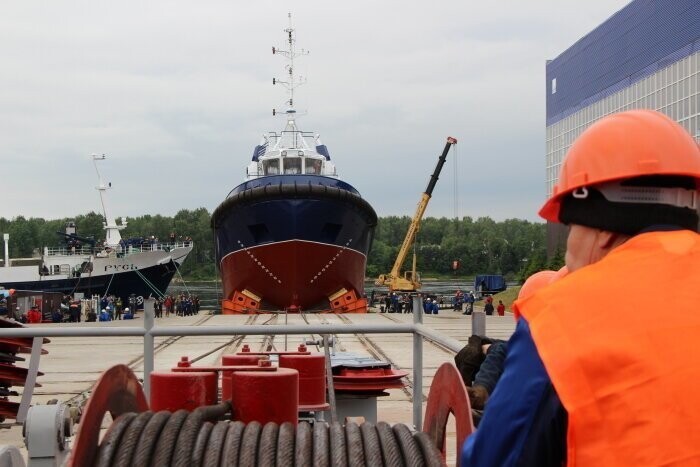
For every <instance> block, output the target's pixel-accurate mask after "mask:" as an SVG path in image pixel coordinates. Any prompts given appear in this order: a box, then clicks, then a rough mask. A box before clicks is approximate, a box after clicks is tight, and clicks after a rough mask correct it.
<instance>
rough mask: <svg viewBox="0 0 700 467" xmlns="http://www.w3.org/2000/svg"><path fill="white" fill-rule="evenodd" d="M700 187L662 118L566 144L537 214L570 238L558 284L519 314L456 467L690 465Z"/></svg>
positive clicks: (697, 168) (695, 155)
mask: <svg viewBox="0 0 700 467" xmlns="http://www.w3.org/2000/svg"><path fill="white" fill-rule="evenodd" d="M699 187H700V149H699V148H698V145H697V144H696V142H695V141H694V140H693V138H692V137H691V136H690V135H689V134H688V133H687V132H686V131H685V130H684V129H683V128H682V127H681V126H680V125H678V124H677V123H676V122H674V121H673V120H671V119H670V118H668V117H666V116H665V115H663V114H661V113H658V112H654V111H649V110H636V111H629V112H622V113H618V114H614V115H611V116H608V117H606V118H604V119H602V120H600V121H599V122H597V123H595V124H594V125H592V126H591V127H590V128H588V129H587V130H586V131H585V132H584V133H583V134H582V135H581V136H580V137H579V138H578V139H577V140H576V141H575V142H574V144H573V145H572V147H571V149H570V150H569V152H568V154H567V156H566V159H565V161H564V163H563V166H562V168H561V175H560V177H559V183H558V185H557V187H556V189H555V190H554V193H553V194H552V196H551V197H550V198H549V199H548V200H547V202H546V203H545V205H544V206H543V208H542V209H541V210H540V215H541V216H542V217H544V218H545V219H547V220H549V221H552V222H560V223H564V224H567V225H568V226H569V237H568V240H567V249H566V267H567V272H566V274H565V276H564V277H561V278H559V279H558V280H556V282H554V283H552V284H550V285H548V286H546V287H543V288H542V289H540V290H538V291H537V292H535V293H534V294H531V295H529V296H527V297H524V298H522V299H519V300H517V301H516V302H515V304H514V309H515V311H516V313H519V314H520V316H521V318H520V320H519V321H518V324H517V326H516V331H515V333H514V334H513V336H512V338H511V340H510V341H509V343H508V359H507V361H506V365H505V369H504V372H503V375H502V377H501V379H500V381H499V383H498V386H497V387H496V390H495V391H494V393H493V394H492V395H491V398H490V399H489V404H488V405H487V408H486V411H485V413H484V418H483V420H482V421H481V424H480V426H479V430H477V432H476V434H474V435H472V436H471V437H470V438H468V440H467V442H466V443H465V446H464V449H463V453H462V454H463V455H462V465H470V466H481V465H513V464H520V465H537V466H547V465H562V464H564V463H565V464H567V465H577V466H588V465H595V466H608V465H613V466H619V465H662V464H663V465H700V430H699V429H697V427H698V426H700V365H698V363H697V362H698V361H700V348H699V347H698V346H697V345H696V344H695V340H696V339H697V337H696V335H697V330H698V329H700V313H697V302H698V296H699V294H700V292H699V291H700V235H699V234H698V194H699V193H698V191H699V190H698V189H699ZM562 274H564V272H562ZM654 290H663V291H672V293H663V294H661V293H649V292H650V291H654ZM609 291H614V293H615V295H616V296H618V297H619V298H620V299H619V300H617V301H616V303H615V304H614V306H612V304H611V303H609V302H606V301H605V300H603V298H604V297H606V296H607V295H609V294H608V292H609ZM668 310H673V313H669V312H668Z"/></svg>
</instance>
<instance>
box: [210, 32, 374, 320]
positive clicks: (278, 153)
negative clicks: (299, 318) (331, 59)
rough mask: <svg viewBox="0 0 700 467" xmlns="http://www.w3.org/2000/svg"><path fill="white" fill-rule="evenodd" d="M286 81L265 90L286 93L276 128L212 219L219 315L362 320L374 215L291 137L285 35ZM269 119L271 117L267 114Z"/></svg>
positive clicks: (327, 161) (306, 136) (294, 81)
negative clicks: (332, 315)
mask: <svg viewBox="0 0 700 467" xmlns="http://www.w3.org/2000/svg"><path fill="white" fill-rule="evenodd" d="M285 32H286V33H287V41H288V49H287V50H284V51H282V50H278V49H276V48H274V47H273V49H272V52H273V54H280V55H283V56H284V57H286V59H287V60H288V61H289V63H288V65H287V67H286V69H287V71H288V77H287V78H286V79H285V80H284V81H280V80H277V79H274V80H273V84H278V83H279V84H281V85H284V86H285V87H286V88H287V90H288V92H289V100H288V101H287V104H288V108H287V110H286V112H284V117H285V119H286V126H285V128H284V130H282V132H280V133H276V132H270V133H269V134H267V135H265V136H263V140H262V141H261V143H260V144H259V145H258V146H256V147H255V150H254V152H253V159H252V161H251V163H250V164H249V165H248V167H247V173H246V181H245V182H243V183H241V184H240V185H238V186H237V187H235V188H234V189H233V190H232V191H231V192H230V193H229V194H228V196H227V197H226V199H225V200H224V201H223V202H222V203H221V204H220V205H219V206H218V207H217V208H216V210H215V211H214V213H213V214H212V228H213V229H214V232H215V237H216V259H217V263H218V267H219V270H220V274H221V279H222V283H223V293H224V300H223V302H222V308H223V313H225V314H232V313H247V312H259V311H265V310H269V311H279V310H287V311H295V310H300V309H301V310H303V311H333V312H366V310H367V301H366V299H364V298H363V294H364V278H365V267H366V263H367V253H368V252H369V249H370V246H371V243H372V238H373V234H374V228H375V226H376V224H377V214H376V213H375V212H374V209H373V208H372V206H370V204H369V203H368V202H367V201H365V200H364V199H363V198H362V197H361V196H360V193H359V192H358V191H357V190H356V189H355V188H353V187H352V186H351V185H350V184H348V183H346V182H344V181H342V180H340V179H339V178H338V174H337V172H336V167H335V165H334V164H333V162H331V157H330V154H329V152H328V149H327V147H326V146H325V145H324V144H322V143H321V141H320V139H319V137H318V135H314V134H313V133H309V132H305V131H301V130H299V128H298V127H297V123H296V115H297V113H296V110H295V109H294V89H295V87H296V86H298V85H299V84H301V81H300V79H299V78H296V77H295V76H294V59H295V58H296V57H298V56H299V55H302V54H305V52H304V51H303V50H302V51H300V52H297V51H296V49H295V42H296V39H295V37H294V29H293V28H292V26H291V18H290V26H289V27H288V28H287V29H285ZM275 113H276V112H274V111H273V114H275Z"/></svg>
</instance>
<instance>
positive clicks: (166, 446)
mask: <svg viewBox="0 0 700 467" xmlns="http://www.w3.org/2000/svg"><path fill="white" fill-rule="evenodd" d="M229 409H230V405H228V404H220V405H218V406H210V407H203V408H200V409H197V410H195V411H193V412H187V411H184V410H178V411H176V412H174V413H170V412H165V411H163V412H158V413H155V414H154V413H152V412H142V413H140V414H136V413H127V414H123V415H121V416H120V417H118V418H117V419H116V420H115V421H114V422H113V423H112V425H111V426H110V427H109V429H108V431H107V433H106V434H105V436H104V438H103V440H102V443H101V444H100V446H99V451H98V458H97V465H99V466H126V465H139V466H159V467H160V466H168V465H173V466H195V467H200V466H207V467H209V466H242V467H254V466H262V467H282V466H284V467H288V466H297V467H307V466H308V467H312V466H314V467H315V466H318V467H330V466H347V467H365V466H372V467H374V466H389V467H397V466H409V467H422V466H426V467H437V466H442V465H444V461H443V460H442V457H441V455H440V452H439V451H438V449H437V448H436V447H435V445H434V443H433V442H432V440H431V439H430V437H429V436H428V435H427V434H425V433H422V432H416V433H414V432H412V431H411V429H410V428H409V427H408V426H406V425H403V424H396V425H394V426H393V427H392V426H390V425H389V424H387V423H385V422H379V423H377V424H376V425H375V424H373V423H370V422H365V423H363V424H361V425H357V424H356V423H352V422H348V423H347V424H346V425H344V426H343V425H341V424H340V423H330V424H328V423H325V422H316V423H314V425H313V426H312V425H310V424H309V423H307V422H300V423H299V424H298V425H297V426H296V428H295V427H294V426H293V425H292V424H291V423H283V424H281V425H278V424H277V423H274V422H269V423H266V424H265V425H262V424H260V423H258V422H250V423H248V424H244V423H242V422H239V421H236V422H231V421H228V420H227V421H216V420H218V419H220V418H222V417H223V415H224V414H225V413H226V411H227V410H229Z"/></svg>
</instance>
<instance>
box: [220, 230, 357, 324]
mask: <svg viewBox="0 0 700 467" xmlns="http://www.w3.org/2000/svg"><path fill="white" fill-rule="evenodd" d="M365 265H366V257H365V256H364V255H363V254H361V253H358V252H357V251H355V250H352V249H350V248H345V247H342V246H337V245H329V244H324V243H316V242H308V241H302V240H291V241H287V242H279V243H270V244H266V245H261V246H258V247H254V248H247V249H243V250H239V251H236V252H234V253H231V254H229V255H227V256H225V257H224V258H223V259H222V261H221V265H220V267H221V278H222V282H223V289H224V297H225V300H224V304H223V308H224V309H223V312H224V314H231V313H251V312H252V313H255V312H261V311H263V310H268V311H279V310H288V311H290V312H294V311H298V310H301V311H329V312H366V311H367V302H366V300H365V299H364V298H363V297H362V294H363V292H364V272H365Z"/></svg>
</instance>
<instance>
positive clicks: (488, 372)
mask: <svg viewBox="0 0 700 467" xmlns="http://www.w3.org/2000/svg"><path fill="white" fill-rule="evenodd" d="M507 352H508V343H507V342H504V341H494V343H493V344H491V347H489V350H488V352H486V358H485V359H484V362H483V363H482V364H481V366H480V367H479V372H478V373H477V374H476V376H475V377H474V386H483V387H484V388H486V390H487V391H488V392H489V394H491V393H492V392H493V390H494V388H495V387H496V383H497V382H498V380H499V379H500V378H501V374H502V373H503V366H504V361H505V359H506V353H507Z"/></svg>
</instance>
